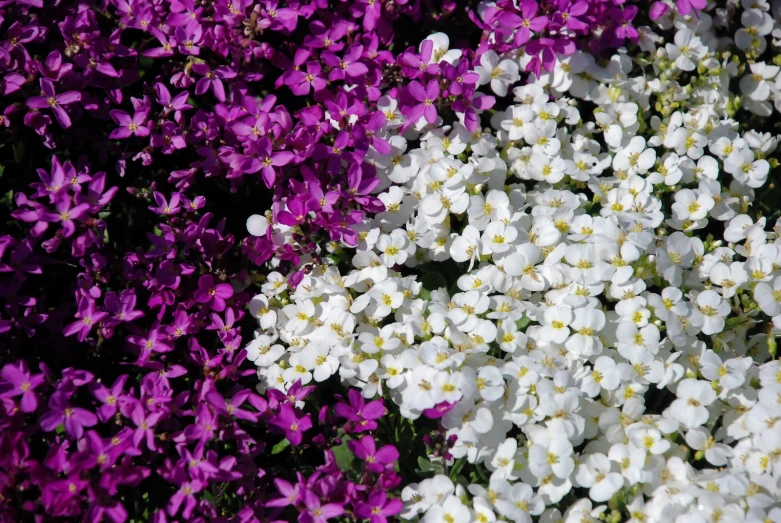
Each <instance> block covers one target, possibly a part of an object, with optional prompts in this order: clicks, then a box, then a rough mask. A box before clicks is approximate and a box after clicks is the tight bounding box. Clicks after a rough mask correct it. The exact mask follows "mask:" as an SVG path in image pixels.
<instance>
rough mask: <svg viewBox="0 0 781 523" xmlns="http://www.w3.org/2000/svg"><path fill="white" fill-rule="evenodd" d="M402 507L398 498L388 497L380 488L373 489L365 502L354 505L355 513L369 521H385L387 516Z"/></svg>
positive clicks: (374, 522) (371, 522) (378, 522)
mask: <svg viewBox="0 0 781 523" xmlns="http://www.w3.org/2000/svg"><path fill="white" fill-rule="evenodd" d="M403 507H404V504H403V503H402V502H401V500H400V499H390V498H388V495H387V494H386V493H385V492H383V491H382V490H375V491H373V492H372V493H371V494H369V497H368V499H367V500H366V502H365V503H359V504H358V505H357V506H356V507H355V515H356V516H358V517H360V518H363V519H368V520H369V522H370V523H386V522H387V521H388V518H389V517H392V516H395V515H396V514H398V513H399V512H401V509H402V508H403Z"/></svg>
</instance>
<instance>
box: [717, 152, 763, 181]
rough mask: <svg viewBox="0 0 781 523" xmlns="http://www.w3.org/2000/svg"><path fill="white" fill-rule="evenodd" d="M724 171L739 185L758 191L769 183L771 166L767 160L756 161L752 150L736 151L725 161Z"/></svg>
mask: <svg viewBox="0 0 781 523" xmlns="http://www.w3.org/2000/svg"><path fill="white" fill-rule="evenodd" d="M724 170H725V171H727V172H728V173H730V174H731V175H732V176H734V177H735V180H737V181H738V182H739V183H742V184H745V185H747V186H749V187H752V188H755V189H756V188H757V187H762V186H763V185H764V184H765V182H766V181H767V175H768V172H770V164H769V163H768V162H767V160H754V153H753V152H752V151H751V149H748V148H744V149H736V150H734V151H733V152H732V153H731V154H730V155H729V156H727V158H726V159H725V160H724Z"/></svg>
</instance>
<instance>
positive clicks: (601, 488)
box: [575, 453, 624, 502]
mask: <svg viewBox="0 0 781 523" xmlns="http://www.w3.org/2000/svg"><path fill="white" fill-rule="evenodd" d="M612 470H613V468H612V465H611V462H610V460H609V459H608V458H607V456H605V455H604V454H599V453H595V454H589V455H588V456H586V459H585V461H584V462H582V463H581V464H580V465H578V472H577V474H576V475H575V480H576V481H577V482H578V484H579V485H580V486H581V487H585V488H588V489H589V491H588V495H589V497H590V498H591V499H593V500H594V501H597V502H600V501H607V500H609V499H610V498H612V497H613V494H615V493H616V492H618V491H619V490H620V489H621V487H623V486H624V478H623V477H622V476H621V474H619V473H617V472H613V471H612Z"/></svg>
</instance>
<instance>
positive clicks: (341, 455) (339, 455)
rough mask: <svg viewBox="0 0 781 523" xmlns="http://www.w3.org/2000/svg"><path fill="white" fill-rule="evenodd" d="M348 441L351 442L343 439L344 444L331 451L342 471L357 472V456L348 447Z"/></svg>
mask: <svg viewBox="0 0 781 523" xmlns="http://www.w3.org/2000/svg"><path fill="white" fill-rule="evenodd" d="M348 441H349V440H348V439H347V438H342V444H341V445H339V446H338V447H334V448H332V449H331V451H332V452H333V453H334V457H335V458H336V464H337V465H339V468H340V469H342V470H356V460H355V456H354V455H353V453H352V452H351V451H350V449H349V448H348V447H347V442H348Z"/></svg>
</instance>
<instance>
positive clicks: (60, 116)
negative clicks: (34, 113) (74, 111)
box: [27, 78, 81, 129]
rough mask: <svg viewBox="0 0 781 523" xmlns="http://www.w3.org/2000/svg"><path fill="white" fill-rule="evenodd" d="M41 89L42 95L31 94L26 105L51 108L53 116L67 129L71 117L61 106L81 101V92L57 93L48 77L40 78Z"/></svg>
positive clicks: (35, 107)
mask: <svg viewBox="0 0 781 523" xmlns="http://www.w3.org/2000/svg"><path fill="white" fill-rule="evenodd" d="M40 84H41V91H42V92H43V96H33V97H31V98H28V99H27V107H32V108H34V109H51V110H52V112H53V113H54V117H55V118H56V119H57V121H58V122H59V123H60V125H61V126H62V127H63V129H67V128H68V127H70V126H71V119H70V116H68V113H67V111H65V109H63V108H62V106H63V105H69V104H72V103H75V102H80V101H81V93H80V92H78V91H67V92H64V93H60V94H57V93H56V92H55V91H54V84H53V83H52V81H51V80H49V79H48V78H41V80H40Z"/></svg>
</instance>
